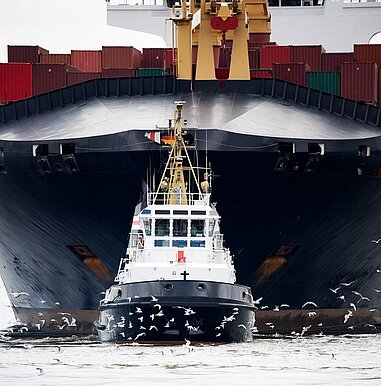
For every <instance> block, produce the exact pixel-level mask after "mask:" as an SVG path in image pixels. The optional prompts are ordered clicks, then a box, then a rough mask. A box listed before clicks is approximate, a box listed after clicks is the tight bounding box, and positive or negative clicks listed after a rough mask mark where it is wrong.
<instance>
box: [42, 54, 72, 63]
mask: <svg viewBox="0 0 381 386" xmlns="http://www.w3.org/2000/svg"><path fill="white" fill-rule="evenodd" d="M40 63H42V64H69V65H70V64H71V55H70V54H42V55H40Z"/></svg>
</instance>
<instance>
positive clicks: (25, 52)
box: [8, 46, 49, 63]
mask: <svg viewBox="0 0 381 386" xmlns="http://www.w3.org/2000/svg"><path fill="white" fill-rule="evenodd" d="M48 53H49V51H48V50H46V49H45V48H42V47H39V46H8V62H9V63H38V59H39V58H38V56H39V55H42V54H48Z"/></svg>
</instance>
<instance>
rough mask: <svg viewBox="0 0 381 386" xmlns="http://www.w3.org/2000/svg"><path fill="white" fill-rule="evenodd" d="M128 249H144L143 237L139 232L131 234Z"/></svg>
mask: <svg viewBox="0 0 381 386" xmlns="http://www.w3.org/2000/svg"><path fill="white" fill-rule="evenodd" d="M128 247H129V248H137V249H143V247H144V236H143V233H141V232H136V231H135V232H131V233H130V240H129V243H128Z"/></svg>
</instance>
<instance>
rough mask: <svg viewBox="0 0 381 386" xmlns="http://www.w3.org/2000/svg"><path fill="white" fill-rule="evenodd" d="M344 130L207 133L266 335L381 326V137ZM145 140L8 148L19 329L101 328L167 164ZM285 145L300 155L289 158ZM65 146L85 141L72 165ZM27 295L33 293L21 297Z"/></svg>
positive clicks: (134, 136) (6, 254)
mask: <svg viewBox="0 0 381 386" xmlns="http://www.w3.org/2000/svg"><path fill="white" fill-rule="evenodd" d="M216 98H217V99H218V98H220V96H219V97H216ZM222 101H224V99H222ZM250 103H251V102H250ZM306 114H309V113H306ZM335 130H336V128H335V127H332V136H329V135H326V137H325V138H318V139H311V137H306V136H305V137H306V138H304V137H303V136H302V135H301V136H300V137H299V138H297V139H295V138H291V137H284V136H283V137H277V136H270V135H267V136H265V135H245V134H237V133H233V132H229V131H226V130H219V129H210V130H207V131H205V130H200V131H199V133H198V137H197V141H198V146H199V148H201V153H202V154H201V157H203V156H204V154H203V150H205V146H206V142H208V149H209V151H208V159H209V160H210V161H211V163H212V167H213V170H214V173H215V174H216V178H215V179H214V181H213V187H212V188H213V189H214V190H213V191H212V193H213V201H216V202H217V203H218V206H217V208H218V211H219V213H220V214H221V216H222V219H223V222H222V229H223V232H224V234H225V239H226V244H227V246H228V247H229V248H230V249H231V251H232V252H233V254H234V255H235V267H236V269H237V280H238V282H240V283H242V284H244V285H247V286H250V287H251V289H252V292H253V295H254V298H255V299H259V298H262V300H261V301H260V302H258V304H256V307H257V308H258V311H257V313H256V326H257V328H258V331H259V332H260V333H275V332H281V333H292V332H293V331H296V332H298V333H301V332H302V331H303V328H305V329H306V328H307V331H306V333H308V332H312V331H313V332H320V331H323V332H334V333H346V332H348V331H349V332H351V330H352V331H366V332H371V331H376V330H379V329H380V327H381V313H380V309H381V294H380V293H379V292H378V290H380V289H381V273H379V272H378V270H380V269H381V261H380V258H379V248H381V247H380V245H381V243H377V242H376V241H378V239H379V237H380V236H381V235H380V233H379V229H381V204H380V202H381V180H380V177H379V176H380V174H381V173H380V169H379V166H380V163H381V162H380V160H381V137H380V136H377V135H373V134H372V135H371V134H364V133H363V132H362V133H357V134H353V133H352V134H353V135H352V134H351V133H350V135H349V134H348V135H347V134H345V135H343V136H342V138H337V137H338V136H337V135H336V134H335ZM374 131H376V129H374ZM144 133H145V131H142V130H129V131H126V132H121V133H119V134H109V135H105V136H98V137H86V138H80V139H72V138H70V139H65V140H44V141H32V140H31V141H3V144H2V145H3V152H4V158H3V159H2V162H3V165H4V167H5V168H6V171H7V173H6V174H3V175H1V176H0V178H1V180H2V183H1V184H0V210H1V213H0V214H1V215H0V222H1V229H2V232H1V235H0V241H1V242H0V259H1V266H0V269H1V276H2V278H3V280H4V284H5V286H6V289H7V292H8V293H9V294H10V295H9V296H10V300H11V302H12V306H13V309H14V312H15V315H16V317H17V318H18V319H19V320H20V322H21V323H24V324H26V325H29V327H31V326H32V325H35V324H39V325H40V328H41V331H46V332H47V333H49V331H52V330H54V331H56V330H61V328H62V331H63V332H64V331H66V330H67V331H70V332H73V331H74V332H75V331H79V332H89V333H93V332H94V331H95V329H94V328H93V326H92V323H91V318H94V319H93V320H95V319H97V309H98V303H99V299H100V296H99V294H100V293H102V292H103V291H104V290H105V289H106V288H108V287H109V286H110V284H112V279H113V276H114V275H115V270H116V267H117V266H118V262H119V259H120V257H121V256H123V255H124V254H125V251H126V246H127V241H128V240H127V235H128V232H129V229H130V227H131V224H130V220H126V219H131V218H132V216H133V211H134V208H135V205H136V203H137V202H138V200H139V196H140V192H141V181H142V179H144V178H145V176H146V170H147V168H151V169H152V168H154V167H155V168H157V169H158V165H160V164H161V162H162V154H161V150H160V147H159V146H158V145H156V144H153V143H151V142H149V141H148V140H146V139H145V138H144ZM333 138H336V139H333ZM41 142H43V143H48V144H49V154H48V155H46V156H45V158H43V157H42V156H41V157H38V156H33V155H32V145H34V144H38V143H41ZM285 142H289V143H290V142H291V143H294V144H295V145H296V150H295V152H294V153H290V154H283V153H282V151H281V150H280V147H279V144H282V143H285ZM62 143H75V146H76V151H75V154H74V158H75V164H74V166H73V163H70V162H69V163H68V161H67V159H65V157H63V156H62V155H61V154H60V152H59V146H60V144H62ZM311 143H314V144H316V143H319V144H320V143H323V144H325V154H321V155H317V154H313V152H311V151H309V144H311ZM368 146H369V148H370V153H369V154H365V153H366V152H365V153H364V151H363V150H364V148H365V149H366V148H367V147H368ZM40 159H47V160H48V161H49V168H50V170H49V168H48V169H46V163H45V164H44V162H39V161H40ZM76 167H77V170H75V169H76ZM340 283H345V284H349V283H351V284H350V285H341V284H340ZM339 286H340V289H339V290H337V291H336V292H333V291H332V290H335V289H336V288H337V287H339ZM352 291H355V292H357V293H360V294H361V295H362V296H363V297H365V298H367V299H369V300H367V299H365V298H363V299H361V296H359V295H357V294H356V293H354V292H352ZM19 292H26V293H28V294H29V295H20V296H17V297H16V296H14V295H11V293H19ZM343 297H344V298H343ZM344 299H345V300H344ZM308 302H310V303H308ZM306 303H307V304H306ZM312 303H314V304H315V305H313V304H312ZM351 303H352V304H353V305H354V306H355V307H356V310H355V309H354V307H353V306H351V305H350V304H351ZM282 305H283V306H282ZM278 309H279V311H277V310H278ZM348 310H350V311H351V312H352V315H350V314H349V311H348ZM63 313H70V314H71V316H72V317H74V319H75V322H72V320H71V319H70V318H69V322H67V321H66V319H62V318H64V317H65V315H62V314H63ZM348 314H349V317H348V319H347V318H346V317H345V315H348ZM66 316H67V315H66ZM346 319H347V320H346ZM42 320H44V321H45V322H44V323H43V322H42ZM74 324H75V325H74ZM309 326H311V327H309ZM348 328H350V329H349V330H348Z"/></svg>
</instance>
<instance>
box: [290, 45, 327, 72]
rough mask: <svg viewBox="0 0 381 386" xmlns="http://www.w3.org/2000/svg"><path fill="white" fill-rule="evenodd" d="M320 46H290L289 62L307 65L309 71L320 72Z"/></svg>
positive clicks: (322, 50) (322, 49)
mask: <svg viewBox="0 0 381 386" xmlns="http://www.w3.org/2000/svg"><path fill="white" fill-rule="evenodd" d="M324 52H325V49H324V48H323V47H322V46H291V62H292V63H307V64H308V65H309V66H310V68H311V71H321V54H322V53H324Z"/></svg>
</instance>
